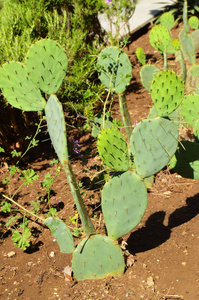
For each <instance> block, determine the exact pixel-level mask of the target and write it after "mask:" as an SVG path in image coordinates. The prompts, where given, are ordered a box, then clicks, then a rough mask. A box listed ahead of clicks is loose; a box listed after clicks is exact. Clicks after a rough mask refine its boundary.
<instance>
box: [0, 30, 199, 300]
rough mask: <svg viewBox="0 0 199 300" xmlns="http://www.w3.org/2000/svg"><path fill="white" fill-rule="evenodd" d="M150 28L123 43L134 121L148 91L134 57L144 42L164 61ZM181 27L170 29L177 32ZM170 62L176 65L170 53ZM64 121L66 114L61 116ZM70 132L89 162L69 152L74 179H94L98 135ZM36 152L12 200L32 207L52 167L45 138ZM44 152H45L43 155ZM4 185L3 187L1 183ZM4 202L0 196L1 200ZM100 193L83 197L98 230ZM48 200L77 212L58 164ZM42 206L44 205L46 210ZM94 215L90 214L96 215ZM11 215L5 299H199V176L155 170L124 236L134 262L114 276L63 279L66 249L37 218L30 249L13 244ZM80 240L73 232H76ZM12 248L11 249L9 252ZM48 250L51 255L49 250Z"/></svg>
mask: <svg viewBox="0 0 199 300" xmlns="http://www.w3.org/2000/svg"><path fill="white" fill-rule="evenodd" d="M149 30H150V27H149V28H145V29H144V30H143V31H142V32H140V33H139V34H140V36H139V35H138V34H137V37H136V36H134V37H133V38H132V43H131V45H130V46H129V47H128V49H126V51H127V53H128V54H129V55H130V59H131V61H132V65H133V79H132V82H131V85H130V86H129V87H128V92H127V99H128V107H129V110H130V115H131V118H132V122H139V121H140V120H141V119H143V118H146V116H147V114H148V112H149V109H150V107H151V106H152V102H151V98H150V95H149V93H148V92H146V91H145V90H144V89H143V87H142V85H141V82H140V77H139V70H140V65H139V63H138V62H137V60H136V58H135V50H136V48H137V47H138V46H139V47H143V48H144V50H145V51H146V53H147V58H148V59H149V60H150V61H151V63H156V64H157V65H161V63H162V62H161V57H160V55H159V54H158V53H156V52H155V51H154V49H153V48H152V47H151V46H150V44H149V38H148V36H149ZM178 31H179V29H178V28H176V29H175V30H174V35H175V34H176V32H178ZM169 64H170V65H171V66H172V65H173V66H174V68H175V69H176V65H175V64H174V60H173V59H172V58H171V59H170V61H169ZM113 111H114V116H115V117H117V118H118V119H120V114H119V108H118V104H117V99H115V102H114V106H113ZM66 120H67V119H66ZM67 129H68V131H69V138H75V139H78V140H79V141H80V145H81V154H82V156H83V157H84V159H85V160H87V161H88V163H87V164H86V165H83V166H82V161H81V160H80V159H79V157H78V156H74V157H73V159H72V166H73V170H74V173H75V174H76V175H77V178H78V180H79V181H80V180H82V181H83V182H85V179H86V177H90V178H91V180H92V179H93V180H95V178H97V176H98V171H97V170H96V166H99V168H100V160H99V157H98V155H97V151H96V141H95V139H93V138H92V137H91V135H90V133H87V134H86V135H84V136H82V131H81V130H80V129H71V127H70V126H69V125H68V124H67ZM47 148H48V152H47V154H45V152H44V151H47V150H46V149H45V147H44V149H43V148H40V149H39V150H38V148H37V150H34V149H33V150H32V151H35V153H34V160H33V159H32V160H30V162H28V161H26V162H25V163H24V164H23V165H22V166H21V168H22V169H23V168H30V167H31V168H33V169H34V170H35V171H37V173H38V174H39V179H38V180H37V181H36V182H34V183H33V184H32V185H30V186H29V187H28V188H27V187H26V188H25V187H24V188H23V189H22V191H21V192H20V193H19V195H18V196H17V201H18V202H19V203H20V204H22V205H25V206H26V207H27V208H29V205H30V202H31V200H33V199H36V198H37V197H39V194H38V192H39V191H40V188H39V185H40V183H41V181H42V180H43V178H44V176H45V174H46V173H47V172H50V173H51V174H52V175H53V174H55V168H54V167H53V166H50V165H49V161H50V160H52V158H53V157H55V158H56V155H55V154H54V150H53V149H52V148H50V143H48V146H47ZM43 157H45V158H43ZM6 166H7V165H6V163H5V162H4V161H3V158H2V168H1V173H0V180H2V179H3V178H5V177H6V176H7V173H8V171H7V167H6ZM86 172H87V173H86ZM17 186H18V179H17V177H16V178H15V179H14V182H13V184H12V190H13V191H14V190H15V189H16V188H17ZM1 191H3V192H4V193H5V194H6V193H7V191H6V190H4V188H3V186H2V187H1ZM1 201H2V200H1ZM99 202H100V193H99V189H96V185H95V184H94V185H93V187H92V188H91V189H90V190H88V192H87V194H86V195H85V203H86V205H87V208H88V209H89V214H90V215H91V216H92V218H93V221H94V224H95V226H96V227H97V229H98V230H99V231H100V232H101V231H103V230H104V224H103V218H102V215H101V210H100V206H99ZM51 205H52V206H53V207H56V208H57V209H58V216H59V217H60V218H62V219H64V220H65V221H66V223H67V224H68V225H70V226H71V223H70V221H69V216H74V214H75V210H74V202H73V199H72V196H71V193H70V190H69V187H68V185H67V182H66V177H65V175H64V171H63V170H62V171H61V173H60V174H59V176H58V177H57V179H56V182H55V184H54V185H53V190H52V193H51ZM45 209H46V210H47V208H45V206H44V212H45ZM94 216H95V217H94ZM7 217H8V215H6V216H5V215H4V214H3V213H1V214H0V226H1V227H0V237H1V239H0V298H1V299H2V300H3V299H7V300H8V299H10V300H14V299H20V300H22V299H26V300H28V299H31V300H34V299H38V300H39V299H61V300H64V299H70V300H73V299H78V300H83V299H86V300H94V299H96V300H100V299H110V300H111V299H117V300H123V299H132V300H137V299H145V300H149V299H152V300H153V299H154V300H155V299H157V300H158V299H162V300H166V299H167V300H170V299H184V300H195V299H199V251H198V249H199V233H198V228H199V182H198V181H196V180H191V179H184V178H182V177H180V176H178V175H177V174H171V173H170V172H169V171H168V170H167V169H164V170H162V171H161V172H159V173H158V174H157V175H156V178H155V183H154V185H153V186H152V188H151V189H150V190H149V202H148V207H147V210H146V213H145V215H144V218H143V220H142V221H141V223H140V224H139V225H138V226H137V227H136V228H134V230H133V231H132V232H130V233H129V234H128V235H126V236H125V237H124V241H126V242H127V244H128V245H127V249H128V250H129V252H130V253H131V254H132V255H133V259H132V261H131V263H132V266H130V267H128V268H127V270H126V272H125V274H124V275H123V276H121V277H117V278H106V279H103V280H86V281H83V282H77V281H76V280H75V279H74V280H72V281H67V278H66V277H65V276H64V273H63V270H64V268H65V267H66V266H68V265H71V255H67V254H62V253H60V251H59V247H58V245H57V243H56V241H55V240H54V238H53V237H52V236H51V233H50V231H49V230H48V229H47V228H45V227H43V226H42V225H41V223H39V222H38V223H34V222H33V223H32V230H33V231H35V232H36V233H37V234H35V237H34V238H33V239H32V246H31V247H30V249H28V250H27V251H22V250H20V249H18V248H16V247H15V246H14V244H13V242H12V241H11V236H10V234H9V232H6V230H5V227H4V224H5V221H6V218H7ZM76 240H77V242H78V239H76ZM11 251H14V256H12V257H8V254H9V253H10V252H11ZM51 252H54V256H53V257H51V256H52V255H50V254H52V253H51Z"/></svg>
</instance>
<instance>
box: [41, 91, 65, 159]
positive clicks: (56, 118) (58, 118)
mask: <svg viewBox="0 0 199 300" xmlns="http://www.w3.org/2000/svg"><path fill="white" fill-rule="evenodd" d="M45 114H46V119H47V124H48V131H49V134H50V138H51V141H52V143H53V146H54V148H55V151H56V153H57V155H58V157H59V160H60V161H61V163H63V162H64V161H65V160H68V148H67V139H66V126H65V120H64V116H63V112H62V105H61V103H60V102H59V100H58V99H57V97H56V96H55V95H51V96H50V97H49V99H48V102H47V105H46V107H45Z"/></svg>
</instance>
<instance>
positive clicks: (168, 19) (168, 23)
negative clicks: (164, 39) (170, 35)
mask: <svg viewBox="0 0 199 300" xmlns="http://www.w3.org/2000/svg"><path fill="white" fill-rule="evenodd" d="M174 22H175V19H174V16H173V15H172V14H171V13H170V12H165V13H163V14H162V15H161V17H160V23H161V25H163V26H164V27H166V28H167V29H168V30H171V29H172V28H173V26H174Z"/></svg>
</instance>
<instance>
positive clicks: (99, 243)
mask: <svg viewBox="0 0 199 300" xmlns="http://www.w3.org/2000/svg"><path fill="white" fill-rule="evenodd" d="M72 269H73V272H74V275H75V278H76V279H77V280H79V281H80V280H85V279H99V278H106V277H107V276H120V275H122V274H123V273H124V269H125V263H124V257H123V255H122V250H121V248H120V247H119V246H118V245H116V244H115V243H114V242H113V241H111V240H110V239H109V238H108V237H107V236H103V235H100V234H98V235H95V236H91V237H90V238H85V239H83V240H82V241H81V242H80V243H79V245H78V246H77V248H76V250H75V251H74V253H73V259H72Z"/></svg>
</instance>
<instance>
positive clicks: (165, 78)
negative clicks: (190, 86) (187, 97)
mask: <svg viewBox="0 0 199 300" xmlns="http://www.w3.org/2000/svg"><path fill="white" fill-rule="evenodd" d="M183 96H184V84H183V82H182V80H181V78H180V77H179V76H178V75H177V74H176V73H175V72H173V71H170V70H166V71H161V72H159V73H158V74H157V75H156V76H155V77H154V79H153V81H152V83H151V98H152V100H153V102H154V105H155V108H156V110H157V112H158V115H159V116H160V117H166V116H168V115H169V114H170V113H172V112H173V111H174V110H175V109H177V108H178V106H179V105H180V103H181V102H182V99H183Z"/></svg>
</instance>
